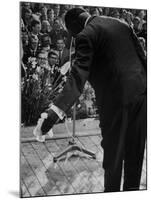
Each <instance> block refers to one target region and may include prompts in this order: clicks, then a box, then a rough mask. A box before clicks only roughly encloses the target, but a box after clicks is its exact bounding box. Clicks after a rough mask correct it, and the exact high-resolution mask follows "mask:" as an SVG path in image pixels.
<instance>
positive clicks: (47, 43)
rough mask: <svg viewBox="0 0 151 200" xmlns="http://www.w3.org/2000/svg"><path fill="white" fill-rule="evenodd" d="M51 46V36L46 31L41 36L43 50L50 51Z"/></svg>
mask: <svg viewBox="0 0 151 200" xmlns="http://www.w3.org/2000/svg"><path fill="white" fill-rule="evenodd" d="M50 48H51V38H50V37H49V35H48V34H47V33H45V34H43V35H42V37H41V50H42V51H46V52H49V51H50Z"/></svg>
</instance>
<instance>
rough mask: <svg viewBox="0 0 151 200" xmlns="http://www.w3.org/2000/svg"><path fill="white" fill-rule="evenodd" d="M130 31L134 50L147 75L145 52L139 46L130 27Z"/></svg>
mask: <svg viewBox="0 0 151 200" xmlns="http://www.w3.org/2000/svg"><path fill="white" fill-rule="evenodd" d="M130 29H131V35H132V38H133V42H134V45H135V49H136V52H137V54H138V56H139V58H140V60H141V62H142V64H143V66H144V69H145V71H146V73H147V56H146V55H145V52H144V50H143V48H142V46H141V44H140V41H139V39H138V37H137V35H136V34H135V32H134V30H133V29H132V28H131V27H130Z"/></svg>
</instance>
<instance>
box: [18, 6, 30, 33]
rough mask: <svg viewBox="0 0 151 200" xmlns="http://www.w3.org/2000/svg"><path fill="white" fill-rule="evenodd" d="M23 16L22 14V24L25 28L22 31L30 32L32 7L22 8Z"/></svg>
mask: <svg viewBox="0 0 151 200" xmlns="http://www.w3.org/2000/svg"><path fill="white" fill-rule="evenodd" d="M21 16H22V24H23V26H22V27H24V30H22V31H26V32H29V31H30V25H31V21H32V11H31V10H30V9H27V8H24V9H22V10H21Z"/></svg>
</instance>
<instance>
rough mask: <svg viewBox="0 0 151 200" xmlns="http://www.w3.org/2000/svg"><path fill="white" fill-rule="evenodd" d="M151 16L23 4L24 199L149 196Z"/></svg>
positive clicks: (112, 9)
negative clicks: (150, 38) (150, 56)
mask: <svg viewBox="0 0 151 200" xmlns="http://www.w3.org/2000/svg"><path fill="white" fill-rule="evenodd" d="M99 5H100V4H99ZM147 12H148V11H147V7H146V9H140V8H137V4H136V7H129V8H127V7H123V6H121V7H120V5H119V6H118V7H105V6H104V5H103V4H102V6H94V5H89V6H88V5H77V4H76V5H74V4H66V2H64V4H59V3H55V1H54V2H48V1H46V2H38V1H37V2H30V1H21V2H19V13H20V15H19V37H20V38H19V46H20V66H19V68H20V70H19V76H20V197H21V198H26V197H52V196H63V195H81V194H84V195H86V194H98V193H99V194H100V193H117V192H118V193H119V192H121V193H123V192H134V191H142V192H143V191H145V190H147V188H148V184H147V20H148V19H147V17H148V13H147ZM77 198H78V197H77ZM100 198H101V194H100Z"/></svg>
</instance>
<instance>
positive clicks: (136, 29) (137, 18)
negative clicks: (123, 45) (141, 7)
mask: <svg viewBox="0 0 151 200" xmlns="http://www.w3.org/2000/svg"><path fill="white" fill-rule="evenodd" d="M139 24H140V18H139V17H134V19H133V29H134V31H135V33H136V35H138V34H139V32H140V31H139V28H138V27H139Z"/></svg>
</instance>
